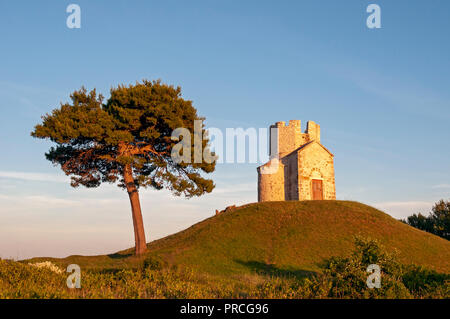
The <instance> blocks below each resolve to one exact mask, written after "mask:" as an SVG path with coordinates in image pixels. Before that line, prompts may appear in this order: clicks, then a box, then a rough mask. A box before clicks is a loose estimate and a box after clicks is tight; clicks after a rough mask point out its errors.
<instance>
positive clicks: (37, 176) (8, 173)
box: [0, 171, 68, 183]
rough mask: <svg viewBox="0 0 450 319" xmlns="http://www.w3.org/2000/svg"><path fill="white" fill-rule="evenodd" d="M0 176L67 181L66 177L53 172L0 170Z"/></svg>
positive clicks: (45, 180) (38, 180)
mask: <svg viewBox="0 0 450 319" xmlns="http://www.w3.org/2000/svg"><path fill="white" fill-rule="evenodd" d="M0 178H9V179H19V180H24V181H36V182H54V183H67V182H68V177H66V176H61V175H54V174H44V173H30V172H15V171H0Z"/></svg>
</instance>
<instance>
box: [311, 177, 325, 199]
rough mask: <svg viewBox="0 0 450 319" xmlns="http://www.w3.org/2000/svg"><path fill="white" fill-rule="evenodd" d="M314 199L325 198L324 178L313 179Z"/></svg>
mask: <svg viewBox="0 0 450 319" xmlns="http://www.w3.org/2000/svg"><path fill="white" fill-rule="evenodd" d="M312 199H313V200H322V199H323V188H322V180H320V179H313V180H312Z"/></svg>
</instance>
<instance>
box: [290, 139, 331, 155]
mask: <svg viewBox="0 0 450 319" xmlns="http://www.w3.org/2000/svg"><path fill="white" fill-rule="evenodd" d="M314 143H317V144H318V145H319V146H321V147H322V148H323V149H324V150H325V151H327V152H328V153H329V154H330V155H331V156H333V157H334V155H333V153H331V152H330V151H329V150H328V149H327V148H326V147H325V146H323V145H322V144H320V143H319V142H317V141H315V140H314V141H310V142H308V143H306V144H303V145H302V146H300V147H298V148H296V149H295V150H293V151H292V152H290V153H289V154H287V155H285V156H283V157H287V156H290V155H292V154H294V153H298V152H301V151H303V150H304V149H305V148H307V147H308V146H310V145H312V144H314Z"/></svg>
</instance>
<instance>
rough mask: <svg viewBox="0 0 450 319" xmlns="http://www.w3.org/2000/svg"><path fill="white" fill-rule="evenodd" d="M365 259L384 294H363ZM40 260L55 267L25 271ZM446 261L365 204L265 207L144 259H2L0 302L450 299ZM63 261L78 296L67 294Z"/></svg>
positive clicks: (246, 210) (447, 251)
mask: <svg viewBox="0 0 450 319" xmlns="http://www.w3.org/2000/svg"><path fill="white" fill-rule="evenodd" d="M355 239H356V240H355ZM358 243H359V244H358ZM331 257H337V258H331ZM369 257H370V258H369ZM367 258H369V259H370V260H372V261H371V262H370V263H373V261H375V263H377V264H379V265H380V267H382V272H383V275H382V289H375V290H374V289H368V288H367V287H366V284H365V280H366V278H367V275H368V274H367V272H366V268H367V265H366V264H365V263H367V262H366V261H367V260H369V259H367ZM363 260H366V261H364V262H363ZM42 261H46V262H48V261H51V262H52V263H53V264H54V265H53V266H49V267H50V268H51V269H50V268H45V267H44V268H37V267H36V266H32V265H28V263H37V262H42ZM449 263H450V243H449V241H447V240H445V239H442V238H440V237H437V236H434V235H432V234H429V233H426V232H423V231H420V230H418V229H416V228H413V227H410V226H408V225H406V224H404V223H402V222H400V221H397V220H395V219H393V218H392V217H390V216H389V215H387V214H385V213H383V212H381V211H379V210H376V209H374V208H372V207H369V206H367V205H363V204H360V203H356V202H348V201H307V202H295V201H292V202H267V203H257V204H249V205H244V206H242V207H238V208H237V209H236V210H233V211H229V212H226V213H222V214H220V215H218V216H214V217H211V218H208V219H206V220H204V221H202V222H200V223H198V224H195V225H193V226H192V227H190V228H188V229H186V230H184V231H182V232H179V233H176V234H174V235H171V236H168V237H165V238H162V239H160V240H156V241H153V242H151V243H149V244H148V252H147V253H146V255H144V256H141V257H136V256H134V255H133V249H132V248H130V249H127V250H124V251H121V252H118V253H115V254H112V255H100V256H70V257H67V258H61V259H60V258H33V259H31V260H26V261H21V262H13V261H4V260H3V261H2V260H0V299H1V298H449V296H450V264H449ZM46 264H47V266H48V263H46ZM69 264H78V265H79V266H80V267H81V271H82V277H81V278H82V279H81V282H82V284H81V285H82V288H81V289H68V288H67V287H66V278H67V276H68V274H67V273H66V272H65V269H66V267H67V265H69ZM413 264H414V265H413ZM55 266H57V267H56V268H55ZM58 267H59V270H58ZM55 269H56V270H55Z"/></svg>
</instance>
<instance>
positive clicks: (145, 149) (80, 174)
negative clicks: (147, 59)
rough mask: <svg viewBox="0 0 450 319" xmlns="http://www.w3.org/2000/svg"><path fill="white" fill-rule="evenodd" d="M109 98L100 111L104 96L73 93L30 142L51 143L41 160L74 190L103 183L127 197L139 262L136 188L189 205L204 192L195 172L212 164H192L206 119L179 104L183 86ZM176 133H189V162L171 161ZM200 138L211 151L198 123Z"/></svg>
mask: <svg viewBox="0 0 450 319" xmlns="http://www.w3.org/2000/svg"><path fill="white" fill-rule="evenodd" d="M110 93H111V97H110V98H109V99H108V101H107V102H106V103H105V104H103V96H102V95H97V93H96V90H95V89H94V90H92V91H90V92H87V90H86V89H85V88H81V89H80V90H78V91H75V92H74V93H72V94H71V96H70V98H71V100H72V103H71V104H68V103H66V104H62V105H61V107H60V108H58V109H55V110H53V111H52V113H51V114H46V115H45V116H43V117H42V119H43V122H42V124H38V125H36V127H35V129H34V131H33V132H32V133H31V135H32V136H33V137H36V138H42V139H49V140H51V141H52V142H54V143H56V146H54V147H51V148H50V150H49V151H48V153H46V154H45V155H46V158H47V159H48V160H49V161H51V162H52V163H53V164H55V165H59V166H60V167H61V169H62V170H63V171H64V173H65V174H66V175H69V176H71V185H72V186H73V187H78V186H80V185H82V186H85V187H98V186H100V184H101V183H104V182H107V183H117V184H118V186H119V187H121V188H124V189H126V190H127V192H128V195H129V198H130V203H131V210H132V217H133V226H134V234H135V243H136V247H135V248H136V254H137V255H140V254H142V253H144V251H145V250H146V246H147V245H146V240H145V231H144V224H143V219H142V213H141V205H140V201H139V192H138V191H139V188H140V187H144V188H146V187H149V188H153V189H158V190H159V189H162V188H167V189H169V190H171V191H172V192H173V194H174V195H177V196H180V195H184V196H186V197H188V198H189V197H193V196H201V195H203V194H205V193H209V192H211V191H212V190H213V188H214V184H213V181H212V180H210V179H206V178H204V177H202V176H201V174H200V173H201V172H205V173H211V172H213V171H214V169H215V159H214V160H213V161H209V162H208V161H203V160H202V161H201V162H200V163H195V161H194V160H193V159H194V153H195V152H194V151H193V150H194V121H196V120H197V121H198V120H201V121H202V120H203V118H200V117H199V116H198V115H197V111H196V109H195V108H194V107H193V105H192V102H191V101H188V100H184V99H183V98H182V97H181V89H180V87H176V88H175V87H173V86H169V85H166V84H162V83H161V81H159V80H158V81H147V80H144V81H142V82H141V83H140V82H137V83H136V84H135V85H130V86H123V85H120V86H118V87H116V88H112V89H111V92H110ZM201 123H202V122H201ZM177 128H185V129H187V130H188V131H189V133H190V134H191V139H190V140H191V143H190V150H191V155H190V157H191V161H190V162H189V161H183V162H179V161H176V160H174V159H173V158H172V156H171V153H172V150H173V148H174V146H175V145H176V144H177V143H178V142H179V141H177V140H176V139H173V138H172V132H173V131H174V130H175V129H177ZM201 132H202V136H203V138H202V140H201V141H202V142H201V143H202V147H203V149H204V150H209V139H208V137H207V133H206V132H205V129H204V126H203V124H202V125H201ZM183 156H185V154H183ZM212 156H213V158H214V154H212Z"/></svg>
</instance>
